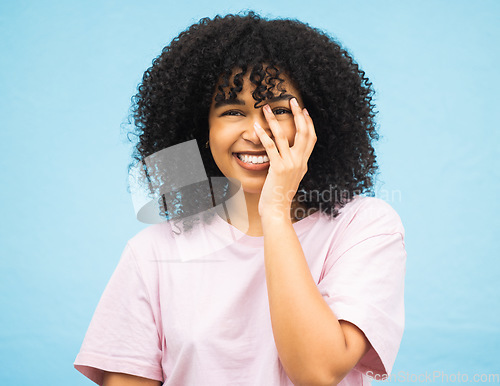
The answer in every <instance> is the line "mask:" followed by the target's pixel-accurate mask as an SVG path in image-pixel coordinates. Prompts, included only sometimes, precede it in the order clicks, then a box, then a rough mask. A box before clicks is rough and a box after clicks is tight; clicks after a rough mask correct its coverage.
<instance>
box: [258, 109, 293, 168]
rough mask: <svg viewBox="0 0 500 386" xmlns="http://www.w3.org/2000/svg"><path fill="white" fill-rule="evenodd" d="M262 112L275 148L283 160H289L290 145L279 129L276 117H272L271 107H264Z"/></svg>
mask: <svg viewBox="0 0 500 386" xmlns="http://www.w3.org/2000/svg"><path fill="white" fill-rule="evenodd" d="M263 110H264V116H265V117H266V120H267V122H268V123H269V128H270V129H271V132H272V133H273V136H274V140H275V141H276V146H277V148H278V151H279V153H280V155H281V157H283V159H290V158H291V153H290V144H289V143H288V138H287V137H286V135H285V133H284V132H283V130H282V129H281V126H280V124H279V122H278V120H277V119H276V117H275V116H274V113H273V112H272V110H271V107H270V106H269V105H265V106H264V107H263Z"/></svg>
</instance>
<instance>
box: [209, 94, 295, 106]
mask: <svg viewBox="0 0 500 386" xmlns="http://www.w3.org/2000/svg"><path fill="white" fill-rule="evenodd" d="M292 98H296V97H295V96H293V95H291V94H283V95H280V96H276V97H272V98H269V99H265V100H264V101H265V102H266V103H273V102H279V101H282V100H290V99H292ZM259 103H260V102H259ZM227 105H239V106H244V105H245V102H244V101H242V100H240V99H224V100H223V101H219V102H215V106H214V108H218V107H222V106H227Z"/></svg>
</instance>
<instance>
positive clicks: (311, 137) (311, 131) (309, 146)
mask: <svg viewBox="0 0 500 386" xmlns="http://www.w3.org/2000/svg"><path fill="white" fill-rule="evenodd" d="M303 111H304V119H305V121H306V124H307V130H308V136H307V143H306V146H305V149H304V154H305V155H306V156H307V159H309V157H310V156H311V153H312V151H313V149H314V145H315V144H316V141H317V137H316V129H315V128H314V123H313V120H312V118H311V116H310V115H309V112H308V111H307V109H304V110H303Z"/></svg>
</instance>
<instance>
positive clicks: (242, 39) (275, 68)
mask: <svg viewBox="0 0 500 386" xmlns="http://www.w3.org/2000/svg"><path fill="white" fill-rule="evenodd" d="M235 69H236V70H237V72H236V74H235V73H234V71H235ZM247 73H249V74H250V81H251V82H252V83H254V84H255V91H254V93H253V97H254V99H255V100H256V104H255V106H257V105H258V103H259V102H262V101H263V100H265V99H267V98H269V97H271V96H272V95H273V93H274V92H275V91H276V90H278V91H279V92H284V89H283V87H282V86H281V83H282V82H283V78H282V77H281V75H282V74H286V76H287V77H288V78H289V79H290V80H291V81H292V83H293V85H294V86H295V87H296V88H297V89H298V90H299V91H300V93H301V96H302V100H303V102H304V105H305V107H306V108H307V110H308V112H309V114H310V116H311V118H312V119H313V122H314V126H315V130H316V135H317V142H316V145H315V148H314V150H313V152H312V154H311V157H310V159H309V162H308V171H307V173H306V175H305V176H304V178H303V180H302V181H301V183H300V186H299V189H298V193H297V195H298V196H301V197H303V199H302V200H299V201H301V202H302V204H303V205H304V206H305V207H307V208H313V209H318V210H321V211H322V212H323V213H326V214H330V215H331V216H332V217H336V216H337V215H338V213H339V210H340V209H341V208H342V207H343V206H344V205H345V204H346V203H347V202H348V201H350V200H351V199H352V198H353V197H354V196H355V195H357V194H362V193H367V194H371V193H373V190H372V189H373V182H374V176H375V173H376V171H377V164H376V156H375V153H374V148H373V146H372V142H373V141H374V140H377V139H378V135H377V133H376V124H375V121H374V118H375V114H376V112H375V110H374V108H375V106H374V103H373V94H374V91H373V89H372V84H371V82H370V81H369V79H368V78H367V77H366V76H365V73H364V71H362V70H361V69H360V68H359V66H358V64H357V63H356V62H355V61H354V60H353V58H352V57H351V56H350V55H349V53H348V52H347V51H346V50H345V49H343V48H342V47H341V46H340V44H339V43H338V42H337V41H336V40H335V39H334V38H332V37H331V36H329V35H328V34H327V33H325V32H323V31H321V30H318V29H316V28H312V27H311V26H309V25H307V24H304V23H302V22H300V21H297V20H289V19H274V20H269V19H266V18H263V17H261V16H259V15H258V14H256V13H254V12H252V11H249V12H247V13H246V14H237V15H232V14H230V15H227V16H224V17H221V16H216V17H214V18H213V19H210V18H203V19H201V20H200V21H199V22H198V23H196V24H194V25H192V26H190V27H189V28H188V29H186V30H185V31H183V32H182V33H180V35H179V36H178V37H176V38H174V39H173V40H172V42H171V43H170V45H168V46H166V47H165V48H164V49H163V50H162V53H161V54H160V55H159V56H158V57H157V58H156V59H154V61H153V64H152V66H151V67H150V68H149V69H148V70H147V71H146V72H145V74H144V76H143V79H142V82H141V84H140V85H139V87H138V93H137V94H136V95H135V96H134V97H133V99H132V101H133V105H132V110H131V111H132V113H131V117H132V118H133V121H134V123H135V126H134V129H133V131H132V132H131V133H132V134H135V135H136V136H137V139H138V140H137V143H136V145H135V150H134V153H133V161H132V163H131V164H130V165H129V168H130V167H132V165H133V164H136V163H137V162H140V161H143V160H144V159H145V158H146V157H148V156H150V155H152V154H154V153H156V152H158V151H160V150H162V149H164V148H168V147H170V146H173V145H176V144H180V143H183V142H185V141H189V140H192V139H196V140H197V143H198V147H199V150H200V153H201V156H202V160H203V163H204V166H205V170H206V172H207V175H208V176H222V173H221V172H220V170H219V169H218V167H217V165H216V164H215V162H214V160H213V158H212V155H211V153H210V150H209V149H207V148H206V147H205V146H204V145H205V142H206V141H207V139H208V134H209V132H208V131H209V127H208V114H209V109H210V106H211V103H212V98H213V97H214V93H215V94H216V97H215V98H216V100H221V99H226V98H229V99H231V98H233V99H234V98H236V97H237V94H238V92H240V91H241V89H242V85H243V84H242V78H243V76H244V75H245V74H247ZM217 85H219V86H217ZM216 87H217V88H216ZM227 90H229V91H228V92H227ZM226 94H229V95H226ZM325 192H329V193H328V194H327V195H325V194H324V193H325ZM322 193H323V194H322ZM296 198H297V197H296ZM171 212H172V210H171ZM165 213H168V210H166V208H165Z"/></svg>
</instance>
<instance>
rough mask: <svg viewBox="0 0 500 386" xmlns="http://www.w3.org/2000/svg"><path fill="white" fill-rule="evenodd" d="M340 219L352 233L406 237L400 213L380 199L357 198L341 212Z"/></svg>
mask: <svg viewBox="0 0 500 386" xmlns="http://www.w3.org/2000/svg"><path fill="white" fill-rule="evenodd" d="M338 217H339V221H341V222H343V225H344V228H346V229H349V230H350V231H352V232H363V233H365V232H373V233H375V234H377V233H379V234H393V233H400V234H401V236H403V237H404V227H403V223H402V221H401V218H400V217H399V215H398V213H397V212H396V211H395V210H394V208H393V207H392V206H391V205H389V204H388V203H387V202H385V201H384V200H381V199H379V198H375V197H366V196H356V197H355V198H354V199H352V200H351V201H350V202H349V203H347V204H346V205H345V207H344V208H342V209H341V210H340V214H339V216H338Z"/></svg>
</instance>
